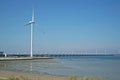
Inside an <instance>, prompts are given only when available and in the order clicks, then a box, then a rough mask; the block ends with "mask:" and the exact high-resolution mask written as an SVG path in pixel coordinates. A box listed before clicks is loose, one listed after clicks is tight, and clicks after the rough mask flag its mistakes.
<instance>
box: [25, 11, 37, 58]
mask: <svg viewBox="0 0 120 80" xmlns="http://www.w3.org/2000/svg"><path fill="white" fill-rule="evenodd" d="M34 23H35V21H34V9H33V12H32V20H31V21H29V23H28V24H26V25H31V45H30V57H31V58H32V57H33V26H34Z"/></svg>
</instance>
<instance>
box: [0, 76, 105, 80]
mask: <svg viewBox="0 0 120 80" xmlns="http://www.w3.org/2000/svg"><path fill="white" fill-rule="evenodd" d="M0 80H31V79H29V78H27V77H23V76H20V77H13V76H11V77H9V78H8V79H0ZM69 80H103V79H102V78H93V77H84V78H78V79H77V77H76V76H71V77H70V79H69Z"/></svg>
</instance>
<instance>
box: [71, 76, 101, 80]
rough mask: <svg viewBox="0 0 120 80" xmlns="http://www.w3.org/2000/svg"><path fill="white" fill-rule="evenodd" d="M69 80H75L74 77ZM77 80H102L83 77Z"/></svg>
mask: <svg viewBox="0 0 120 80" xmlns="http://www.w3.org/2000/svg"><path fill="white" fill-rule="evenodd" d="M70 80H77V77H76V76H72V77H70ZM78 80H103V79H102V78H93V77H84V78H80V79H78Z"/></svg>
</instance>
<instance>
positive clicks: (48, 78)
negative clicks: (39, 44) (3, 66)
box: [0, 70, 80, 80]
mask: <svg viewBox="0 0 120 80" xmlns="http://www.w3.org/2000/svg"><path fill="white" fill-rule="evenodd" d="M13 76H14V77H21V76H22V77H24V78H27V79H30V80H70V76H54V75H47V74H35V73H34V74H33V73H24V72H16V71H4V70H0V79H3V80H6V79H8V78H10V77H13ZM77 80H80V79H77Z"/></svg>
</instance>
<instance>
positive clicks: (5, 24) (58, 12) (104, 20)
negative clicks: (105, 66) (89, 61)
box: [0, 0, 120, 52]
mask: <svg viewBox="0 0 120 80" xmlns="http://www.w3.org/2000/svg"><path fill="white" fill-rule="evenodd" d="M33 8H34V11H35V26H34V39H33V46H34V50H36V51H37V50H40V49H99V48H106V49H120V0H0V50H1V51H6V52H22V51H29V50H30V26H24V25H25V24H27V23H28V22H29V21H30V20H31V16H32V9H33Z"/></svg>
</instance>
